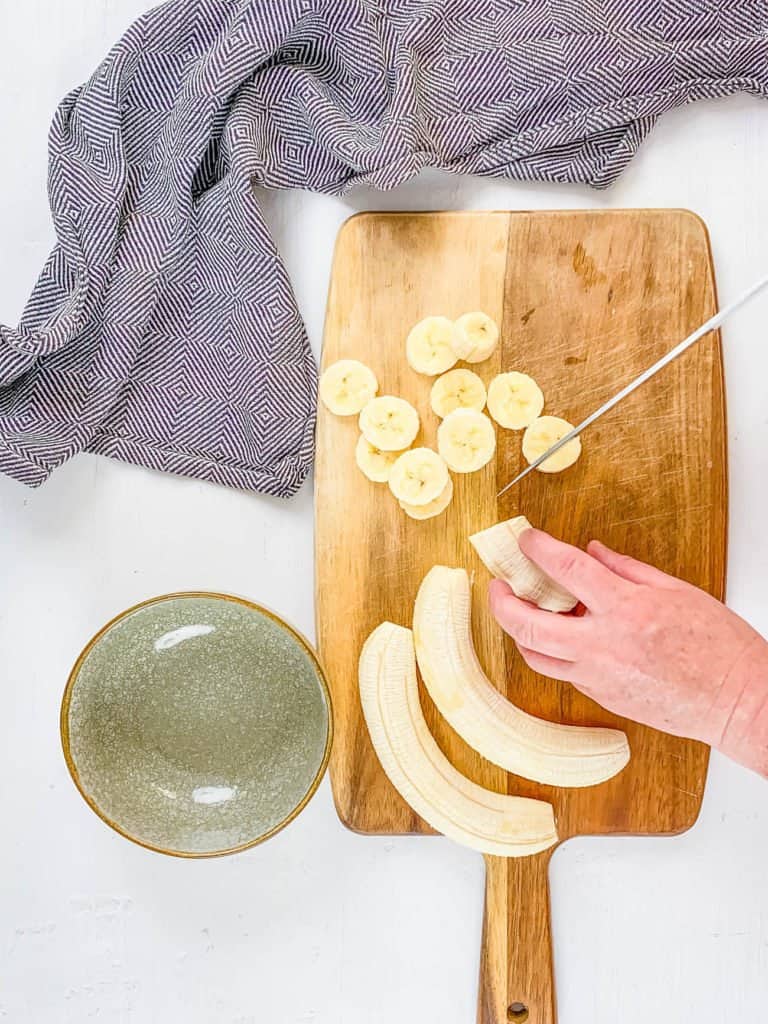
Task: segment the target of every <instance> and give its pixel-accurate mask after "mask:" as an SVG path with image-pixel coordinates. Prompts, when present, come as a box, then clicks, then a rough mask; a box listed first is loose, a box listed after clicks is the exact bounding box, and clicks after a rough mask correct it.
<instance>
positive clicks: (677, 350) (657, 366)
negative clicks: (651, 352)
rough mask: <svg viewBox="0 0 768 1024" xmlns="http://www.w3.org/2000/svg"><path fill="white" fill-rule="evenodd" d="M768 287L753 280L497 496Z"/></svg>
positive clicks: (541, 456) (764, 283)
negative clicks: (731, 300) (738, 294)
mask: <svg viewBox="0 0 768 1024" xmlns="http://www.w3.org/2000/svg"><path fill="white" fill-rule="evenodd" d="M766 287H768V276H766V277H764V278H762V279H761V280H760V281H758V282H757V283H756V284H753V285H752V287H751V288H748V289H747V290H746V291H745V292H744V294H743V295H740V296H739V298H738V299H736V300H735V301H734V302H731V303H730V304H729V305H727V306H725V307H724V308H723V309H721V310H720V312H719V313H715V315H714V316H712V317H710V318H709V320H707V322H706V323H703V324H702V325H701V327H698V328H697V329H696V330H695V331H694V332H693V334H689V335H688V337H687V338H685V339H684V340H683V341H681V342H680V344H679V345H675V347H674V348H673V349H670V351H669V352H667V354H666V355H664V356H662V357H661V359H659V360H657V361H656V362H655V363H654V364H653V366H649V367H648V369H647V370H644V371H643V372H642V373H641V374H640V376H639V377H636V378H635V379H634V380H633V381H631V382H630V383H629V384H627V385H626V387H623V388H622V389H621V391H619V392H618V394H615V395H614V396H613V398H609V399H608V401H607V402H605V403H604V404H603V405H601V406H600V408H599V409H596V410H595V412H593V413H592V414H591V415H590V416H587V418H586V419H585V420H582V422H581V423H579V425H578V426H577V427H574V428H573V430H571V431H569V432H568V433H567V434H566V435H565V436H564V437H561V438H560V440H559V441H557V442H555V444H553V445H552V447H551V448H548V449H547V451H545V452H544V454H543V455H540V456H539V457H538V459H536V460H535V462H532V463H531V464H530V466H526V468H525V469H524V470H523V471H522V473H518V475H517V476H516V477H515V479H514V480H511V481H510V482H509V483H508V484H507V485H506V487H502V489H501V490H500V491H499V493H498V495H497V497H499V498H500V497H501V495H502V494H505V493H506V492H507V491H508V490H509V489H510V487H514V486H515V484H516V483H518V482H519V481H520V480H522V479H523V477H525V476H528V474H529V473H532V472H533V470H534V469H537V468H538V467H539V466H540V465H541V464H542V462H544V461H545V460H546V459H548V458H549V457H550V455H554V453H555V452H557V451H560V449H561V448H562V447H563V445H566V444H568V442H569V441H570V440H572V439H573V438H574V437H578V435H579V434H580V433H581V432H582V430H585V429H586V428H587V427H589V426H591V425H592V424H593V423H594V422H595V420H599V419H600V417H601V416H602V415H603V414H604V413H606V412H608V411H609V409H612V408H613V407H614V406H615V405H618V404H619V402H620V401H621V400H622V399H623V398H626V397H627V395H631V394H632V392H633V391H635V390H637V388H639V387H640V385H641V384H645V382H646V381H647V380H650V379H651V377H653V376H655V375H656V374H657V373H658V372H659V370H663V369H664V367H665V366H667V365H668V364H669V363H671V362H672V360H673V359H677V357H678V356H679V355H682V354H683V352H685V350H686V349H689V348H690V347H691V345H694V344H695V343H696V342H697V341H699V339H700V338H703V337H704V335H705V334H709V333H710V332H711V331H715V330H717V328H718V327H719V326H720V325H721V324H722V323H723V321H724V320H727V318H728V317H729V316H730V315H731V313H735V312H736V310H737V309H741V307H742V306H744V305H746V304H747V303H748V302H749V301H750V300H751V299H754V298H755V297H756V296H757V295H758V294H759V293H760V292H761V291H763V289H764V288H766Z"/></svg>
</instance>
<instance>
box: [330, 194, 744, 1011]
mask: <svg viewBox="0 0 768 1024" xmlns="http://www.w3.org/2000/svg"><path fill="white" fill-rule="evenodd" d="M715 307H716V298H715V287H714V279H713V273H712V266H711V258H710V253H709V245H708V239H707V234H706V229H705V228H704V226H703V224H702V222H701V221H700V220H699V219H698V218H696V217H695V216H694V215H692V214H690V213H687V212H685V211H679V210H655V211H653V210H645V211H631V210H630V211H606V212H551V213H512V214H510V213H501V212H500V213H440V214H364V215H359V216H357V217H355V218H353V219H352V220H351V221H349V222H347V224H346V225H345V226H344V228H343V229H342V231H341V233H340V235H339V239H338V243H337V250H336V257H335V262H334V271H333V276H332V283H331V289H330V295H329V302H328V312H327V321H326V333H325V345H324V353H323V361H324V364H327V363H329V362H332V361H334V360H335V359H338V358H340V357H344V356H351V357H355V358H358V359H361V360H362V361H363V362H365V363H367V364H368V365H370V366H371V367H372V368H373V369H374V370H375V372H376V373H377V375H378V377H379V381H380V384H381V390H382V393H394V394H400V395H403V396H404V397H406V398H407V399H409V400H410V401H412V402H413V403H414V404H415V405H416V406H417V408H418V409H419V411H420V413H421V415H422V424H423V430H422V436H421V439H420V443H426V444H434V442H435V431H436V427H437V420H436V417H435V416H434V415H433V414H432V412H431V410H430V409H429V389H430V384H431V382H430V381H429V380H428V379H426V378H424V377H420V376H419V375H417V374H415V373H413V372H412V371H411V370H410V369H409V368H408V367H407V365H406V362H405V359H404V356H403V345H404V339H405V336H406V334H407V331H408V329H409V328H410V327H411V326H412V325H413V323H415V322H416V321H417V320H419V319H420V318H421V317H423V316H425V315H427V314H429V313H444V314H446V315H448V316H458V315H459V314H461V313H462V312H466V311H467V310H470V309H485V310H486V311H487V312H489V313H490V314H491V315H492V316H494V317H496V318H498V320H499V322H500V324H501V328H502V339H503V343H502V345H501V346H500V349H499V351H498V352H497V353H496V354H495V355H494V357H493V358H492V359H491V360H489V361H488V362H487V363H484V364H481V365H480V366H479V367H477V369H478V370H479V372H480V374H481V376H483V377H484V379H486V381H487V380H489V379H490V378H491V377H493V376H494V375H495V374H496V373H498V372H499V371H500V370H501V369H502V368H503V369H505V370H509V369H520V370H523V371H525V372H528V373H530V374H532V375H533V376H534V377H535V378H536V379H537V380H538V381H539V383H540V384H541V386H542V388H543V390H544V393H545V396H546V399H547V405H546V411H547V412H549V413H553V414H556V415H561V416H564V417H565V418H567V419H569V420H571V421H572V422H578V421H579V420H581V419H582V418H583V417H584V416H585V415H587V414H588V413H589V412H591V411H592V410H593V409H594V408H596V407H597V406H598V405H599V404H600V403H601V402H603V401H604V400H605V399H606V398H608V397H609V396H610V395H611V394H613V393H614V392H615V391H616V390H618V388H619V387H621V386H622V385H623V384H625V383H626V382H627V381H629V380H630V379H632V378H633V377H634V376H635V375H636V374H637V373H639V372H640V371H641V370H642V369H644V368H645V367H646V366H648V365H649V364H650V363H651V362H653V361H654V360H655V359H657V358H658V357H659V356H660V355H662V354H663V353H664V352H666V351H667V350H668V349H669V348H671V347H672V345H674V344H675V343H676V342H677V341H679V340H680V339H681V338H682V337H684V336H685V335H686V334H688V333H689V332H690V331H691V330H692V329H693V328H695V327H696V326H698V324H699V323H701V322H702V321H703V320H704V319H706V318H707V317H708V316H709V315H711V313H712V312H714V309H715ZM356 439H357V424H356V422H354V418H353V419H352V420H339V419H335V418H334V417H332V416H330V415H327V414H326V413H325V411H324V410H323V409H321V410H320V415H319V422H318V452H317V473H316V561H317V617H318V621H317V628H318V639H319V646H320V653H321V656H322V658H323V661H324V663H325V665H326V668H327V670H328V673H329V677H330V682H331V687H332V690H333V696H334V710H335V719H336V741H335V746H334V752H333V756H332V760H331V776H332V782H333V789H334V797H335V801H336V806H337V809H338V812H339V815H340V817H341V819H342V821H344V822H345V824H347V825H348V826H349V827H350V828H352V829H355V830H357V831H360V832H364V833H368V834H371V833H374V834H403V833H429V832H430V831H431V830H430V829H429V827H428V826H427V825H426V824H425V823H424V822H422V821H421V820H420V819H419V818H418V817H417V816H416V815H414V814H413V812H412V811H411V810H410V808H408V807H407V805H406V804H405V803H404V802H403V801H402V800H401V799H400V797H399V796H398V795H397V793H395V791H394V790H393V789H392V787H391V786H390V784H389V782H388V781H387V779H386V778H385V776H384V774H383V772H382V771H381V768H380V766H379V764H378V761H377V759H376V757H375V754H374V752H373V750H372V748H371V745H370V742H369V740H368V736H367V733H366V730H365V725H364V722H363V720H362V713H361V710H360V705H359V700H358V697H357V680H356V665H357V657H358V654H359V650H360V646H361V644H362V642H363V640H364V638H365V637H366V636H367V635H368V633H369V632H370V631H371V630H372V629H373V628H374V627H375V626H376V625H377V624H378V623H379V622H381V621H382V620H383V619H391V620H392V621H394V622H398V623H401V624H404V625H410V621H411V608H412V603H413V599H414V597H415V594H416V591H417V589H418V586H419V583H420V582H421V579H422V578H423V576H424V575H425V573H426V572H427V571H428V569H430V568H431V567H432V565H434V564H437V563H442V564H446V565H462V566H466V567H467V568H468V569H469V570H470V571H471V572H473V573H474V623H473V632H474V635H475V641H476V645H477V649H478V654H479V656H480V659H481V661H482V663H483V665H484V666H485V668H486V670H487V671H488V673H489V675H490V676H491V678H492V679H493V681H494V682H495V684H496V685H497V686H499V688H502V689H504V688H505V689H506V692H507V695H508V696H509V697H510V698H514V700H515V701H516V703H518V704H520V705H521V706H522V707H524V708H525V709H526V710H528V711H530V712H532V713H534V714H537V715H540V716H542V717H545V718H548V719H551V720H553V721H559V722H570V723H579V724H590V725H600V724H606V725H616V724H618V725H621V726H622V727H623V728H625V729H626V731H627V733H628V735H629V740H630V744H631V748H632V760H631V762H630V765H629V766H628V768H627V769H626V770H625V771H624V772H623V773H622V774H621V775H620V776H619V777H618V778H616V779H613V780H611V781H610V782H608V783H605V784H604V785H601V786H598V787H591V788H588V789H582V790H562V789H555V788H553V787H548V786H542V785H539V784H537V783H532V782H530V781H527V780H524V779H521V778H518V777H516V776H511V775H507V774H506V773H504V772H503V771H501V770H500V769H498V768H496V767H494V766H493V765H490V764H489V763H488V762H485V761H484V760H483V759H482V758H480V757H479V756H478V755H477V754H475V753H474V752H473V751H471V750H470V749H469V748H467V746H466V745H465V744H464V743H463V742H462V741H461V740H460V739H459V738H458V737H457V736H456V735H455V733H453V732H452V730H451V729H450V728H449V727H448V726H447V725H446V724H445V722H444V721H442V720H441V719H440V718H439V716H438V715H437V714H436V712H435V709H434V707H433V706H432V704H431V702H430V701H429V698H428V697H427V695H426V694H425V693H424V692H423V691H422V702H423V705H424V709H425V714H426V716H427V719H428V721H429V723H430V725H431V727H432V729H433V731H434V733H435V736H436V738H437V740H438V743H439V744H440V746H441V747H442V749H443V750H444V751H445V753H446V754H447V756H448V757H449V758H450V759H451V761H452V762H453V763H454V764H455V765H456V766H457V767H458V768H459V769H460V770H461V771H463V772H465V773H466V774H467V775H469V776H470V777H472V778H473V779H475V780H476V781H477V782H479V783H480V784H482V785H485V786H489V787H491V788H494V789H497V790H499V791H506V792H509V793H516V794H521V795H526V796H537V797H540V798H544V799H548V800H550V801H552V803H553V804H554V806H555V811H556V816H557V822H558V829H559V832H560V836H561V839H562V840H565V839H567V838H569V837H570V836H574V835H581V834H598V833H633V834H657V833H663V834H670V833H675V832H680V831H682V830H684V829H686V828H688V827H689V826H690V825H691V824H693V822H694V820H695V818H696V816H697V815H698V812H699V808H700V804H701V798H702V793H703V787H704V781H705V777H706V768H707V758H708V750H707V749H706V748H705V747H703V746H702V745H700V744H697V743H694V742H690V741H687V740H681V739H678V738H675V737H671V736H666V735H663V734H661V733H658V732H655V731H654V730H651V729H647V728H644V727H641V726H638V725H635V724H633V723H628V722H623V721H621V720H619V719H617V718H616V717H615V716H613V715H611V714H609V713H608V712H606V711H604V710H602V709H601V708H599V707H598V706H597V705H595V704H594V703H593V702H591V701H590V700H588V699H587V698H586V697H584V696H583V695H581V694H579V693H578V692H577V691H576V690H575V689H573V688H572V687H569V686H567V685H564V684H561V683H559V682H555V681H554V680H547V679H543V678H541V677H539V676H536V675H534V674H533V673H532V672H530V671H529V670H528V668H527V667H526V666H525V664H524V663H523V662H522V660H521V659H520V657H519V656H518V654H517V652H516V650H515V648H514V645H513V644H512V643H511V642H509V641H508V640H506V638H505V637H504V636H503V635H502V634H501V632H500V630H499V629H498V628H497V627H496V625H495V623H494V622H493V620H492V619H491V616H490V614H489V612H488V609H487V605H486V601H485V599H484V595H485V590H486V587H487V583H488V579H489V576H488V573H487V572H486V570H485V569H484V567H483V566H482V564H481V563H480V562H479V559H478V558H477V556H476V555H475V553H474V551H473V549H472V548H471V546H470V544H469V542H468V537H469V535H470V533H472V532H473V531H475V530H477V529H482V528H483V527H486V526H489V525H491V524H492V523H494V522H497V521H499V520H501V519H505V518H508V517H510V516H512V515H515V514H518V513H519V512H524V513H525V514H526V515H527V516H528V517H529V518H530V519H531V521H532V522H534V523H535V524H536V525H538V526H541V527H542V528H544V529H547V530H549V531H550V532H552V533H553V534H555V535H556V536H559V537H562V538H563V539H565V540H568V541H570V542H572V543H575V544H579V545H582V546H583V545H584V544H586V542H587V541H588V540H589V539H590V538H591V537H599V538H600V539H601V540H603V541H604V542H605V543H607V544H609V545H611V546H613V547H616V548H618V549H620V550H624V551H627V552H628V553H630V554H632V555H634V556H636V557H638V558H642V559H645V560H647V561H651V562H653V563H654V564H656V565H658V566H659V567H661V568H663V569H665V570H667V571H669V572H673V573H675V574H676V575H679V576H682V577H684V578H686V579H688V580H690V581H691V582H692V583H695V584H697V585H699V586H701V587H704V588H705V589H707V590H709V591H710V592H711V593H713V594H715V595H716V596H718V597H722V596H723V592H724V580H725V555H726V533H727V473H726V450H725V440H726V434H725V411H724V392H723V378H722V364H721V353H720V340H719V336H718V335H716V334H713V335H710V336H708V337H707V338H705V339H703V340H702V341H701V342H700V343H699V344H698V345H697V346H695V347H694V348H693V349H691V350H689V352H688V353H686V354H685V355H684V356H683V357H681V359H679V360H678V361H677V362H676V363H674V364H672V365H671V366H670V367H668V368H667V369H666V370H665V371H664V373H663V374H661V375H660V376H659V377H657V378H655V379H654V380H652V381H650V382H648V384H646V385H645V386H644V387H643V388H642V389H640V390H639V391H638V392H636V393H635V394H634V395H632V396H631V397H630V398H628V399H627V400H626V401H625V402H624V403H622V404H621V405H620V406H619V407H617V408H616V409H615V410H613V411H612V412H611V413H610V414H608V415H607V416H606V417H605V418H604V419H603V420H601V421H600V422H599V423H597V424H596V425H595V426H594V427H592V428H591V429H590V430H589V432H588V433H587V434H586V435H585V437H584V439H583V442H584V455H583V456H582V458H581V460H580V461H579V462H578V463H577V464H576V465H575V466H574V467H572V468H571V469H570V470H568V471H566V472H565V473H563V474H562V475H559V476H548V475H543V474H536V473H534V474H530V475H529V476H528V477H526V478H525V480H523V481H522V482H521V484H520V485H518V487H516V488H515V489H513V490H512V491H511V492H508V493H507V494H506V495H505V496H504V497H503V498H502V499H500V500H497V498H496V495H497V492H498V490H499V488H500V487H501V486H502V485H503V484H504V483H506V482H507V481H508V480H510V479H511V478H512V477H513V476H514V475H515V474H516V473H517V472H518V470H519V469H520V468H522V466H523V461H522V456H521V454H520V435H519V434H518V433H514V432H509V431H499V433H498V440H499V444H498V454H497V458H496V460H495V463H493V464H492V465H491V466H489V467H487V468H486V469H485V470H483V471H481V472H480V473H477V474H473V475H471V476H464V477H456V478H455V483H456V497H455V499H454V502H453V504H452V505H451V507H450V508H449V510H448V511H447V512H446V513H445V515H443V516H442V517H440V518H438V519H435V520H432V521H429V522H426V523H417V522H413V521H411V520H409V519H408V518H407V517H406V516H404V515H403V514H402V513H401V512H400V510H399V509H398V507H397V504H396V502H395V501H394V500H393V499H392V498H391V496H390V495H389V493H388V491H387V490H386V488H385V487H381V486H380V485H374V484H371V483H369V482H368V481H367V480H365V478H364V477H362V475H361V474H360V473H359V471H358V470H357V468H356V467H355V464H354V457H353V451H354V445H355V441H356ZM547 863H548V858H534V859H530V860H528V861H521V862H516V863H515V864H512V865H502V864H497V863H496V862H495V861H494V860H492V859H489V861H488V885H487V893H488V900H487V904H486V927H485V946H484V952H483V958H482V959H483V969H482V972H481V995H480V1009H479V1014H480V1017H479V1019H480V1021H482V1024H501V1022H503V1021H505V1020H506V1014H505V1010H504V1008H505V1007H508V1006H510V1005H511V1004H512V1003H516V1002H521V1003H524V1004H525V1005H526V1006H527V1008H528V1013H529V1016H528V1019H529V1021H530V1022H531V1024H552V1022H553V1021H554V1012H555V1011H554V995H553V988H552V982H551V952H550V950H549V916H548V914H549V911H548V893H547V885H546V865H547ZM505 893H506V898H505ZM521 893H527V894H529V897H530V899H529V900H527V901H526V900H520V898H519V897H520V894H521ZM531 907H533V908H534V912H533V913H531V912H530V908H531ZM505 928H506V939H504V929H505ZM505 959H506V960H507V961H508V963H509V970H508V971H507V970H506V965H505V964H504V963H503V961H504V960H505ZM526 1000H527V1002H526ZM500 1015H501V1016H500ZM510 1019H511V1020H522V1017H517V1018H516V1017H514V1016H513V1017H510Z"/></svg>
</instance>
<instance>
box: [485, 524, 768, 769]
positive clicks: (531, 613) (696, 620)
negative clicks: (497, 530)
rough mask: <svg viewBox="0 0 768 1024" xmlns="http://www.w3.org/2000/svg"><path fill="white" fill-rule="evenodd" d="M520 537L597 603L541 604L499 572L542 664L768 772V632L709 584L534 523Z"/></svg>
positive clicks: (501, 592)
mask: <svg viewBox="0 0 768 1024" xmlns="http://www.w3.org/2000/svg"><path fill="white" fill-rule="evenodd" d="M519 543H520V547H521V549H522V550H523V553H524V554H525V555H527V557H528V558H530V559H531V560H532V561H533V562H535V563H536V564H537V565H538V566H540V568H542V569H543V570H544V571H545V572H546V573H548V574H549V575H550V576H551V577H552V578H553V579H554V580H556V581H557V582H558V583H560V584H561V585H562V586H564V587H565V588H566V589H567V590H569V591H570V592H571V593H572V594H573V595H574V597H577V598H578V599H579V601H580V602H581V603H582V604H583V605H584V607H585V611H584V613H583V615H579V614H578V613H576V614H569V615H557V614H554V613H552V612H547V611H541V610H540V609H538V608H536V607H534V606H533V605H531V604H529V603H528V602H526V601H521V600H520V599H518V598H517V597H515V596H514V594H513V593H512V591H511V590H510V588H509V587H508V586H507V584H506V583H503V582H501V581H500V580H494V581H493V582H492V583H491V587H490V600H491V609H492V611H493V614H494V615H495V617H496V619H497V620H498V622H499V623H500V625H501V626H502V628H503V629H504V630H505V631H506V632H507V633H509V635H510V636H511V637H512V638H513V639H514V640H515V641H516V643H517V646H518V649H519V651H520V653H521V655H522V656H523V658H524V659H525V661H526V663H527V664H528V665H529V666H530V667H531V668H532V669H533V670H534V671H535V672H539V673H541V674H542V675H545V676H550V677H553V678H555V679H562V680H564V681H565V682H569V683H573V684H574V686H576V687H577V688H578V689H579V690H581V691H582V692H583V693H585V694H587V696H589V697H591V698H592V699H593V700H595V701H597V703H598V704H601V705H603V707H605V708H608V710H610V711H613V712H615V713H617V714H620V715H622V716H624V717H626V718H631V719H634V720H635V721H638V722H642V723H643V724H645V725H650V726H653V727H654V728H656V729H661V730H663V731H664V732H669V733H674V734H675V735H678V736H688V737H691V738H693V739H699V740H703V741H704V742H705V743H709V744H710V745H712V746H715V747H718V748H719V749H720V750H722V751H723V752H724V753H726V754H728V755H729V756H731V757H733V758H734V759H735V760H738V761H741V763H743V764H747V765H749V766H750V767H752V768H754V769H756V770H758V771H761V772H762V773H763V774H768V643H766V641H765V640H764V639H763V638H762V637H761V636H760V634H759V633H757V632H756V631H755V630H754V629H753V628H752V627H751V626H750V625H749V624H748V623H746V622H745V621H744V620H743V619H741V618H739V616H738V615H736V614H735V613H734V612H731V611H729V610H728V609H727V608H726V607H725V606H724V605H722V604H721V603H720V602H719V601H717V600H715V598H713V597H711V596H710V595H709V594H706V593H705V592H704V591H703V590H699V589H698V588H697V587H694V586H692V585H691V584H689V583H685V582H683V581H682V580H678V579H675V577H673V576H668V575H667V574H666V573H663V572H660V571H659V570H658V569H654V568H653V567H652V566H650V565H646V564H645V563H643V562H638V561H636V560H635V559H633V558H630V557H628V556H626V555H620V554H617V553H616V552H615V551H611V550H610V549H609V548H607V547H605V545H603V544H600V543H598V542H597V541H593V542H592V543H591V544H589V546H588V548H587V551H586V552H584V551H581V550H580V549H578V548H575V547H571V546H570V545H569V544H564V543H562V542H561V541H558V540H555V539H554V538H553V537H550V536H549V535H548V534H546V533H543V532H542V531H540V530H527V531H526V532H525V533H523V534H522V535H521V536H520V538H519Z"/></svg>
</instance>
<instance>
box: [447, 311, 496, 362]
mask: <svg viewBox="0 0 768 1024" xmlns="http://www.w3.org/2000/svg"><path fill="white" fill-rule="evenodd" d="M453 326H454V335H453V350H454V352H455V353H456V355H457V356H458V357H459V359H463V360H464V362H465V363H482V362H483V360H485V359H488V357H489V356H490V355H492V353H493V350H494V349H495V348H496V345H497V344H498V342H499V328H498V326H497V324H496V321H495V320H492V319H491V317H489V316H488V314H487V313H479V312H478V313H465V314H464V316H460V317H459V319H458V320H457V321H456V322H455V324H454V325H453Z"/></svg>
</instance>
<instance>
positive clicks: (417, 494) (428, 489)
mask: <svg viewBox="0 0 768 1024" xmlns="http://www.w3.org/2000/svg"><path fill="white" fill-rule="evenodd" d="M449 482H450V477H449V475H448V467H447V466H446V464H445V463H444V462H443V460H442V459H441V458H440V456H439V455H438V454H437V452H433V451H432V449H431V448H412V449H411V451H409V452H403V454H402V455H401V456H400V458H399V459H398V460H397V461H396V462H395V464H394V466H393V467H392V469H391V471H390V474H389V489H390V490H391V491H392V493H393V494H394V496H395V497H396V498H397V500H398V501H402V502H405V504H406V505H415V506H418V507H422V506H426V505H429V503H430V502H432V501H435V500H436V499H437V498H439V497H440V496H441V495H442V493H443V491H444V490H445V488H446V487H447V486H448V483H449Z"/></svg>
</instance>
